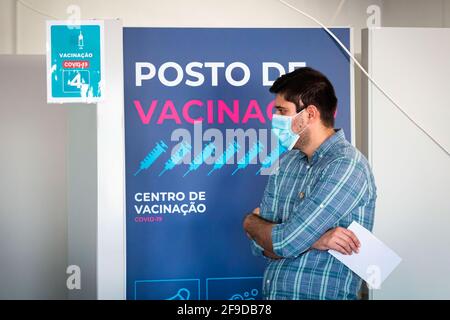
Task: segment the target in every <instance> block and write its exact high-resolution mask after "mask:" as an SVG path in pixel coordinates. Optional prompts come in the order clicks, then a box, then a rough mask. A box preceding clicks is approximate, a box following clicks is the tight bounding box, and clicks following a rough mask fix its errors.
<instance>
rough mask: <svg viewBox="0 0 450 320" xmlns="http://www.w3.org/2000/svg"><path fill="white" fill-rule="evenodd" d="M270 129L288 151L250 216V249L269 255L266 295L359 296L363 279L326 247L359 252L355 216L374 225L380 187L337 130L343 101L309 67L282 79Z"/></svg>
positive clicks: (247, 228) (246, 225) (276, 85)
mask: <svg viewBox="0 0 450 320" xmlns="http://www.w3.org/2000/svg"><path fill="white" fill-rule="evenodd" d="M270 92H272V93H275V94H276V99H275V110H276V114H274V115H273V119H272V131H273V133H274V134H276V135H277V136H278V138H279V143H280V144H281V145H282V146H284V147H285V148H287V149H288V150H289V151H288V152H287V153H286V154H285V155H284V156H283V157H282V158H281V159H280V163H279V168H278V170H277V172H276V173H274V174H272V175H271V176H270V177H269V181H268V183H267V186H266V189H265V192H264V195H263V199H262V202H261V205H260V208H256V209H255V210H254V211H253V212H252V213H250V214H249V215H247V216H246V218H245V219H244V229H245V231H246V232H247V235H248V236H249V237H250V238H251V239H252V251H253V252H254V254H257V255H262V256H264V257H266V258H267V259H268V265H267V267H266V270H265V272H264V283H263V296H264V298H265V299H357V297H358V292H359V289H360V287H361V279H360V278H359V277H358V276H357V275H356V274H355V273H353V272H352V271H351V270H350V269H348V268H347V267H346V266H345V265H344V264H342V263H341V262H340V261H339V260H337V259H336V258H334V257H333V256H332V255H330V254H329V253H328V252H327V250H328V249H333V250H337V251H339V252H341V253H343V254H352V253H357V252H358V248H359V246H360V243H359V240H358V239H357V237H356V236H355V235H354V234H353V233H352V232H351V231H349V230H347V229H346V228H347V227H348V226H349V225H350V223H351V222H352V221H356V222H358V223H360V224H361V225H363V226H364V227H366V228H367V229H369V230H372V227H373V220H374V210H375V199H376V187H375V183H374V179H373V175H372V173H371V170H370V168H369V165H368V163H367V160H366V159H365V158H364V156H363V155H362V154H361V153H360V152H359V151H358V150H357V149H355V148H354V147H353V146H352V145H351V144H350V143H349V142H347V140H346V139H345V136H344V132H343V130H342V129H334V115H335V112H336V108H337V98H336V96H335V92H334V88H333V86H332V84H331V83H330V81H329V80H328V79H327V78H326V77H325V76H324V75H323V74H322V73H320V72H318V71H316V70H313V69H311V68H300V69H297V70H295V71H293V72H291V73H288V74H286V75H283V76H281V77H280V78H278V79H277V80H276V81H275V83H274V84H273V86H272V87H271V88H270Z"/></svg>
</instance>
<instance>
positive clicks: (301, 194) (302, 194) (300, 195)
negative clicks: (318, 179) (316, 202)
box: [298, 191, 305, 199]
mask: <svg viewBox="0 0 450 320" xmlns="http://www.w3.org/2000/svg"><path fill="white" fill-rule="evenodd" d="M298 196H299V197H300V199H303V198H304V197H305V193H304V192H303V191H302V192H300V193H299V194H298Z"/></svg>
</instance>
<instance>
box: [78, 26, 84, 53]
mask: <svg viewBox="0 0 450 320" xmlns="http://www.w3.org/2000/svg"><path fill="white" fill-rule="evenodd" d="M83 47H84V37H83V33H82V32H81V30H80V34H79V35H78V48H79V49H83Z"/></svg>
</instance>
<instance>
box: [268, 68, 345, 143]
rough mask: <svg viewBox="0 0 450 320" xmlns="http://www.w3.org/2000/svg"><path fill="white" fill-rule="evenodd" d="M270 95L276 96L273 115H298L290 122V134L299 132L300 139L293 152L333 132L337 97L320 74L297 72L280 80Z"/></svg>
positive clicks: (276, 82) (305, 69)
mask: <svg viewBox="0 0 450 320" xmlns="http://www.w3.org/2000/svg"><path fill="white" fill-rule="evenodd" d="M270 92H272V93H275V94H276V98H275V109H276V114H279V115H282V116H291V117H292V116H295V115H297V116H296V117H294V118H293V120H292V130H293V132H295V133H300V132H301V137H300V139H299V140H298V142H297V144H296V145H295V148H298V149H303V148H304V147H305V146H307V145H308V144H310V143H311V139H313V138H314V136H321V135H323V134H325V133H327V132H330V130H332V129H333V128H334V115H335V112H336V107H337V98H336V94H335V92H334V88H333V85H332V84H331V82H330V81H329V80H328V79H327V77H326V76H325V75H323V74H322V73H320V72H319V71H317V70H314V69H312V68H309V67H305V68H299V69H296V70H294V71H292V72H290V73H287V74H285V75H283V76H281V77H279V78H278V79H277V80H276V81H275V82H274V84H273V85H272V87H271V88H270ZM300 112H301V113H300ZM299 113H300V114H299Z"/></svg>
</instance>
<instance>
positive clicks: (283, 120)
mask: <svg viewBox="0 0 450 320" xmlns="http://www.w3.org/2000/svg"><path fill="white" fill-rule="evenodd" d="M303 111H305V109H303V110H302V111H300V112H299V113H297V114H296V115H293V116H281V115H279V114H274V115H273V117H272V132H273V134H275V136H277V138H278V142H279V143H280V145H281V146H283V147H284V148H286V149H287V150H292V148H293V147H294V146H295V144H296V143H297V141H298V139H300V135H301V134H302V133H303V132H304V131H305V130H306V128H307V127H308V126H307V125H306V126H305V127H304V128H303V129H302V130H301V131H300V132H299V133H295V132H294V131H292V122H293V120H294V118H296V117H297V116H300V114H301V113H302V112H303Z"/></svg>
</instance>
